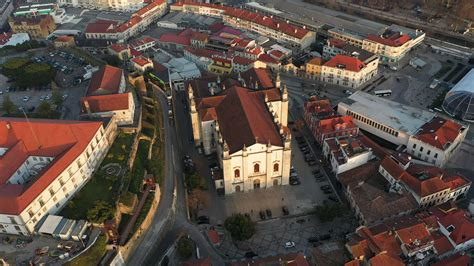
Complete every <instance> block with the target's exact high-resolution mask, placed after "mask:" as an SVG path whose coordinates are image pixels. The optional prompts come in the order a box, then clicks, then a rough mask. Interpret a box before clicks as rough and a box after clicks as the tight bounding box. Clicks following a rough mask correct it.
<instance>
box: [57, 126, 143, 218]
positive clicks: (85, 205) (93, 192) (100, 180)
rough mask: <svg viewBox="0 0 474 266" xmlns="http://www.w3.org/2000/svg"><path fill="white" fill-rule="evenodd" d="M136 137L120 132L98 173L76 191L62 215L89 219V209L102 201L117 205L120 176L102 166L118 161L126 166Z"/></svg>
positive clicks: (122, 165)
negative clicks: (107, 171)
mask: <svg viewBox="0 0 474 266" xmlns="http://www.w3.org/2000/svg"><path fill="white" fill-rule="evenodd" d="M134 137H135V136H134V135H132V134H125V133H119V135H118V136H117V138H116V139H115V142H114V144H113V145H112V147H110V149H109V152H108V153H107V155H106V156H105V158H104V160H103V162H102V164H101V166H100V167H99V169H98V170H97V172H96V174H95V175H94V176H93V177H92V179H91V180H90V181H89V182H88V183H87V184H86V185H85V186H84V187H83V188H82V189H81V190H80V191H79V192H78V193H76V195H75V196H74V198H73V199H72V200H71V201H70V202H69V203H68V205H67V206H66V207H65V208H64V209H63V210H62V211H61V215H63V216H65V217H67V218H71V219H87V218H88V217H87V213H88V211H89V210H90V209H93V208H94V206H95V205H97V203H98V202H100V201H104V202H106V203H108V204H110V205H111V206H115V201H116V200H117V197H118V195H119V192H120V191H119V188H120V181H121V180H120V176H119V175H108V174H107V173H106V171H105V169H102V167H103V166H105V165H107V164H109V163H117V164H119V165H120V166H121V167H125V165H126V162H127V160H128V158H129V156H128V154H129V152H130V147H131V146H132V142H133V139H134Z"/></svg>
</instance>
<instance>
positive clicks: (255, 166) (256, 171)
mask: <svg viewBox="0 0 474 266" xmlns="http://www.w3.org/2000/svg"><path fill="white" fill-rule="evenodd" d="M253 172H254V173H260V164H258V163H256V164H254V165H253Z"/></svg>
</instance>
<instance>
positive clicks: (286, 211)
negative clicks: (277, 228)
mask: <svg viewBox="0 0 474 266" xmlns="http://www.w3.org/2000/svg"><path fill="white" fill-rule="evenodd" d="M281 211H282V212H283V215H289V214H290V211H288V207H286V206H283V207H281Z"/></svg>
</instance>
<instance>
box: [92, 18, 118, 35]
mask: <svg viewBox="0 0 474 266" xmlns="http://www.w3.org/2000/svg"><path fill="white" fill-rule="evenodd" d="M117 25H118V22H117V21H113V20H97V21H96V22H93V23H89V24H87V27H86V30H85V31H84V32H85V33H115V32H116V27H117Z"/></svg>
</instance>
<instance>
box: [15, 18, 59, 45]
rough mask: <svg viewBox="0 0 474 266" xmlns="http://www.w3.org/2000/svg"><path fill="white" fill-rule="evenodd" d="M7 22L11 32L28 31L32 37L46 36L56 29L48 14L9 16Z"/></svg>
mask: <svg viewBox="0 0 474 266" xmlns="http://www.w3.org/2000/svg"><path fill="white" fill-rule="evenodd" d="M8 23H9V24H10V27H11V29H12V31H13V33H23V32H24V33H28V34H29V35H30V37H31V38H33V39H43V38H46V37H48V35H50V34H51V33H52V32H53V31H54V30H56V24H54V20H53V17H51V16H50V15H44V16H38V17H31V18H28V17H14V18H10V19H9V21H8Z"/></svg>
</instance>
